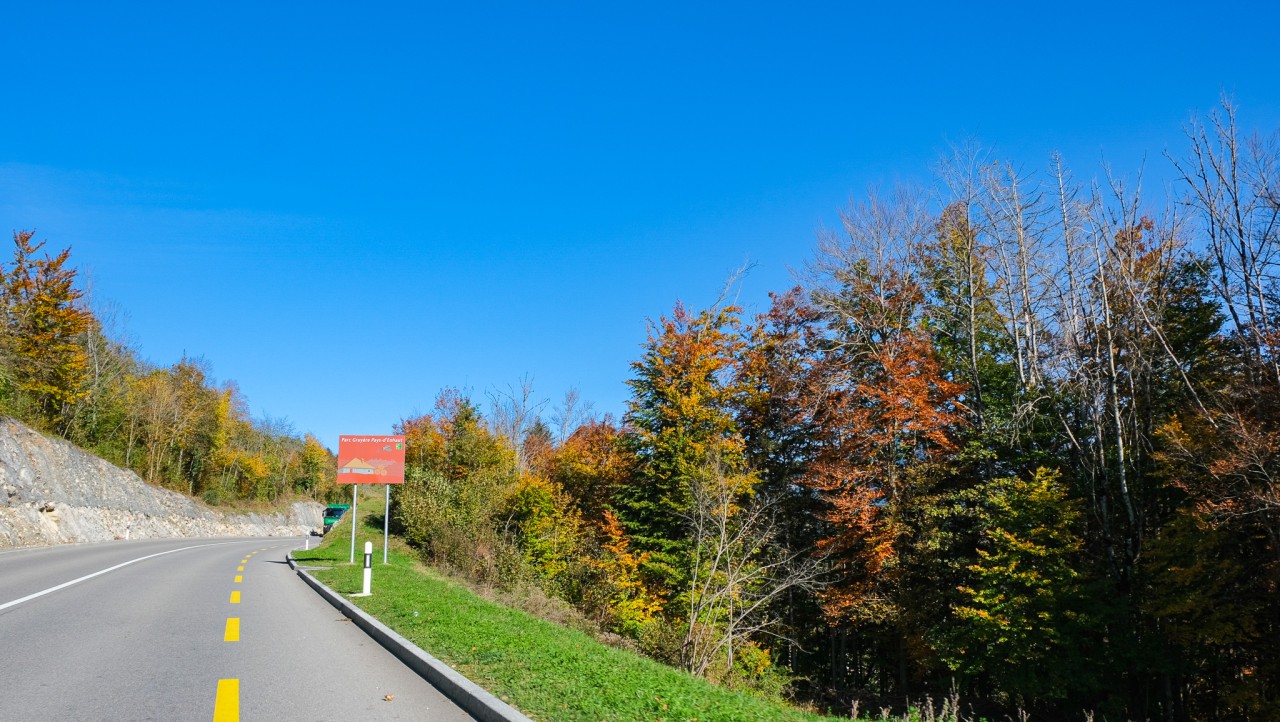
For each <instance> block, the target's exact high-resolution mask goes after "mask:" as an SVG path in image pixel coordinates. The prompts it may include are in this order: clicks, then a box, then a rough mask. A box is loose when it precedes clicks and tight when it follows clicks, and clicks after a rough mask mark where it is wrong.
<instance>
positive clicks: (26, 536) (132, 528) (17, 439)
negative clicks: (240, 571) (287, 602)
mask: <svg viewBox="0 0 1280 722" xmlns="http://www.w3.org/2000/svg"><path fill="white" fill-rule="evenodd" d="M323 510H324V506H323V505H321V504H317V503H314V502H302V503H297V504H294V505H293V506H292V508H291V509H290V511H289V513H288V514H283V513H278V514H224V513H222V512H218V511H214V510H211V509H209V508H207V507H204V506H202V505H200V504H197V503H196V502H194V501H192V500H191V499H189V498H187V497H185V496H183V495H181V494H178V493H175V492H172V491H169V490H167V489H160V488H157V487H154V486H151V485H149V484H147V483H146V482H144V481H143V480H142V479H141V478H139V477H138V475H137V474H135V473H133V472H132V471H126V470H124V469H120V468H119V467H116V466H113V465H111V464H109V463H107V462H106V461H104V460H103V459H99V458H98V457H96V456H92V455H90V454H87V453H85V452H83V451H81V450H79V449H77V448H76V447H74V446H72V445H71V444H69V443H67V442H65V441H62V440H58V439H50V438H48V437H45V436H43V435H42V434H40V433H38V432H36V431H34V430H32V429H30V428H28V427H26V426H24V425H22V424H20V423H18V422H16V421H13V420H12V419H5V418H0V547H6V546H8V547H14V546H38V545H45V544H60V543H64V542H95V541H107V540H111V539H124V538H126V536H128V538H131V539H147V538H157V537H206V536H290V535H297V534H306V533H308V532H310V531H311V530H312V529H317V528H319V527H320V526H321V525H322V518H321V517H322V513H323Z"/></svg>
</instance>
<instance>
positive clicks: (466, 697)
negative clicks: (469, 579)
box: [286, 554, 533, 722]
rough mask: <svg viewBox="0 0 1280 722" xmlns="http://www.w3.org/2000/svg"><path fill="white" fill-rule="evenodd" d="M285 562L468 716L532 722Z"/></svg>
mask: <svg viewBox="0 0 1280 722" xmlns="http://www.w3.org/2000/svg"><path fill="white" fill-rule="evenodd" d="M286 559H287V560H288V561H289V567H290V568H291V569H293V570H294V571H296V572H297V573H298V576H300V577H302V580H303V581H305V582H306V583H307V584H309V585H311V588H312V589H314V590H316V592H318V593H319V594H320V596H321V597H324V599H325V601H327V602H329V603H330V604H332V605H333V606H334V607H335V608H337V610H338V611H340V612H342V613H343V614H344V615H345V616H347V617H349V618H350V619H351V621H352V622H355V623H356V625H357V626H359V627H360V628H361V629H363V630H364V631H365V633H366V634H368V635H369V636H370V637H372V638H373V639H374V641H376V642H377V643H378V644H381V645H382V646H383V647H385V648H386V649H387V651H388V652H391V653H392V654H394V655H395V656H396V658H397V659H399V660H400V661H401V662H404V663H405V664H406V665H408V667H409V668H410V669H412V670H413V671H414V672H417V673H418V675H419V676H420V677H422V678H423V679H425V680H427V681H428V682H430V683H431V684H432V685H433V686H434V687H435V688H436V689H438V690H440V691H441V692H443V693H444V695H445V696H446V697H448V698H449V699H451V700H453V701H454V702H455V703H456V704H457V705H458V706H459V707H461V708H463V709H464V710H466V711H467V712H468V713H470V714H471V716H472V717H475V718H476V719H478V720H480V722H533V720H531V719H529V718H528V717H525V716H524V715H523V714H520V712H519V711H518V710H516V709H515V708H514V707H512V706H511V705H509V704H507V703H506V702H503V701H502V700H500V699H498V698H497V697H494V696H493V695H492V694H491V693H490V692H489V691H488V690H486V689H484V688H483V687H481V686H480V685H478V684H476V683H475V682H472V681H471V680H469V679H467V678H466V677H463V676H462V675H461V674H458V672H457V670H455V669H453V668H452V667H450V666H449V665H447V664H445V663H444V662H441V661H440V660H438V659H436V658H435V657H432V656H431V655H430V654H427V653H426V652H424V651H422V649H420V648H419V647H418V646H417V645H415V644H414V643H413V642H410V641H409V640H407V639H405V638H404V637H402V636H400V635H399V634H398V633H396V632H395V631H393V630H392V629H391V628H389V627H387V625H385V624H383V623H382V622H379V621H378V620H376V619H374V618H373V617H371V616H369V615H368V614H365V613H364V612H363V611H361V610H360V608H358V607H356V606H355V605H353V604H351V602H348V601H347V600H346V599H344V598H343V597H342V595H340V594H338V593H337V592H335V591H333V590H332V589H330V588H329V587H326V586H325V585H324V584H322V583H320V582H319V581H318V580H317V579H316V578H315V577H313V576H311V575H310V574H308V573H307V572H306V571H305V570H303V569H302V568H300V567H299V566H298V564H297V563H296V562H295V561H294V559H293V554H289V555H288V556H287V557H286Z"/></svg>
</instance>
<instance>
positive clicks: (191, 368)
mask: <svg viewBox="0 0 1280 722" xmlns="http://www.w3.org/2000/svg"><path fill="white" fill-rule="evenodd" d="M1278 153H1280V146H1278V144H1277V142H1276V136H1274V135H1272V136H1262V135H1258V134H1256V133H1246V132H1245V131H1243V130H1241V129H1239V128H1237V127H1236V115H1235V112H1234V110H1233V108H1231V107H1230V105H1229V104H1224V106H1223V108H1222V109H1221V110H1219V111H1218V112H1216V113H1212V114H1210V115H1208V116H1206V117H1204V118H1201V119H1197V120H1194V121H1192V122H1191V123H1190V124H1189V125H1188V126H1187V128H1186V137H1185V138H1184V139H1182V149H1181V150H1180V151H1177V152H1174V151H1171V152H1169V153H1168V154H1167V155H1166V157H1165V158H1164V159H1162V161H1161V162H1163V163H1166V164H1167V165H1168V167H1169V168H1170V169H1171V173H1172V175H1173V176H1174V177H1176V178H1177V182H1176V183H1175V184H1174V185H1173V186H1171V188H1170V192H1169V194H1168V195H1167V196H1166V197H1159V198H1148V197H1145V196H1144V195H1143V194H1142V188H1141V185H1140V183H1139V182H1138V181H1137V180H1136V179H1123V178H1118V177H1112V176H1110V175H1108V174H1107V173H1106V172H1105V171H1104V172H1103V174H1102V175H1101V177H1099V178H1089V179H1084V180H1081V179H1079V178H1077V177H1076V176H1075V175H1074V174H1073V173H1072V171H1071V170H1070V169H1069V168H1068V167H1067V166H1066V164H1065V162H1063V161H1062V160H1061V159H1060V158H1057V157H1051V158H1048V159H1046V161H1047V162H1046V163H1045V165H1044V167H1043V168H1036V169H1027V168H1023V167H1021V166H1018V165H1016V164H1013V163H1010V162H1008V161H1004V160H1002V159H1000V158H998V157H996V156H995V155H994V154H993V153H992V152H991V151H988V150H985V149H983V148H982V147H980V146H976V145H975V146H964V147H959V148H956V149H954V152H953V153H951V154H950V155H949V156H947V157H945V158H943V159H942V160H940V161H939V163H938V164H937V166H936V168H935V169H934V173H933V178H932V181H931V183H929V184H928V185H926V186H924V187H919V188H908V187H899V188H894V189H893V190H891V191H887V192H881V191H873V192H868V193H867V194H866V195H865V196H864V197H862V198H861V199H859V200H856V201H854V202H852V203H851V204H850V205H849V206H848V207H847V208H846V209H845V210H844V211H843V212H842V213H841V221H842V223H841V227H840V228H839V229H838V230H837V231H834V232H831V233H823V234H821V235H820V237H819V239H818V242H817V245H816V248H815V249H814V250H813V252H812V256H811V261H810V262H809V263H808V265H807V266H806V268H805V269H804V271H803V272H802V274H801V278H799V279H798V285H797V286H796V287H795V288H791V289H779V290H778V292H777V293H775V294H772V295H771V302H770V304H769V306H768V308H763V309H759V310H758V311H757V312H754V313H749V312H748V311H747V310H746V309H744V308H742V307H740V306H739V305H737V304H736V303H734V302H733V301H732V300H731V299H732V298H733V297H734V293H735V291H734V283H735V279H730V282H729V283H728V284H727V285H726V289H725V292H724V293H723V294H722V295H721V297H720V299H719V300H718V301H716V302H714V303H712V304H710V305H708V306H706V307H703V308H693V307H689V306H687V305H685V304H683V303H679V302H677V303H676V304H675V305H674V307H673V308H672V309H671V310H670V311H669V312H668V313H665V314H663V315H661V316H660V317H658V318H656V319H652V320H651V321H650V324H649V333H648V338H647V339H645V340H644V341H643V343H642V345H641V349H640V353H639V356H638V358H637V359H636V360H635V361H634V362H633V363H632V365H631V375H630V380H629V381H628V384H629V388H630V394H631V395H630V399H629V400H628V402H627V407H626V411H625V413H623V415H622V416H621V418H614V417H612V416H610V415H607V414H606V415H596V414H594V413H592V411H591V407H590V404H588V403H586V402H585V401H584V400H582V399H580V398H579V397H578V395H577V394H576V392H572V391H571V392H570V393H568V394H566V396H565V398H564V401H563V402H562V403H560V404H559V405H558V406H557V407H556V408H554V409H552V410H551V411H550V412H549V413H548V410H547V405H546V404H544V403H539V402H538V401H537V400H536V399H537V398H538V397H537V396H536V394H535V393H534V389H533V387H532V382H531V381H530V380H528V379H527V378H526V379H525V380H524V381H522V382H520V383H518V384H516V385H514V386H509V387H507V388H506V389H493V390H490V391H489V392H488V393H487V394H486V398H485V399H480V400H477V399H474V398H471V397H470V396H469V395H468V394H467V393H464V392H462V391H458V390H453V389H451V390H446V391H445V392H443V393H442V394H441V395H440V397H439V398H438V399H437V401H436V404H435V407H434V409H433V410H432V411H431V412H430V413H427V414H422V415H417V416H413V417H408V418H404V419H401V420H400V422H399V423H398V424H397V425H396V431H397V433H403V434H404V435H405V436H406V441H407V444H406V453H407V462H408V464H407V473H406V483H405V484H404V485H403V486H402V487H398V488H397V489H395V491H394V493H393V497H392V504H393V506H392V522H393V524H394V525H395V528H396V529H397V530H398V533H400V534H402V535H403V536H404V537H405V538H406V539H407V540H408V541H409V542H410V543H412V544H414V545H415V546H417V547H418V548H419V549H420V550H421V551H422V554H423V557H424V559H425V560H427V561H428V562H430V563H432V564H434V565H436V566H438V567H442V568H447V569H449V570H451V571H452V572H454V573H456V574H458V575H462V576H464V577H467V578H469V579H471V580H473V581H474V582H476V583H478V584H483V585H490V586H493V587H496V588H505V589H519V588H531V589H537V590H539V591H540V593H543V594H545V595H548V596H549V597H554V598H557V599H559V600H563V602H565V603H567V604H569V605H572V607H573V608H574V609H576V610H577V613H578V614H580V615H582V617H583V618H584V619H586V620H589V622H590V623H591V624H593V625H595V627H596V628H597V629H598V630H600V634H601V635H602V636H605V637H606V638H608V639H610V640H612V641H613V642H614V643H615V644H618V645H621V646H626V647H630V648H633V649H636V650H639V651H642V652H644V653H645V654H648V655H650V656H652V657H654V658H657V659H660V660H663V661H665V662H668V663H670V664H672V665H674V666H677V667H680V668H682V669H685V670H687V671H688V672H690V673H691V674H695V675H699V676H702V677H706V678H708V679H711V680H713V681H716V682H718V683H721V684H725V685H729V686H735V687H743V688H750V689H754V690H756V691H757V692H759V693H760V694H763V695H768V696H783V697H788V698H790V699H793V700H795V701H797V702H799V703H802V704H806V705H810V706H813V707H815V708H817V709H822V710H831V711H832V712H835V713H840V714H849V713H850V712H852V711H856V710H861V711H862V713H864V714H866V713H874V712H875V711H878V710H880V709H882V708H892V709H895V710H899V711H901V710H905V709H906V708H907V707H908V706H909V705H911V704H913V703H915V704H918V703H920V702H921V701H922V700H926V699H933V700H940V699H958V700H960V701H961V703H962V704H963V705H964V708H965V709H966V710H969V713H968V714H969V715H970V716H972V717H974V718H977V717H987V718H990V719H999V718H1002V717H1005V716H1010V717H1014V716H1016V715H1023V716H1024V717H1023V718H1026V717H1027V716H1029V717H1030V718H1032V719H1109V720H1122V719H1133V720H1157V719H1159V720H1269V719H1280V654H1278V653H1277V651H1278V645H1277V641H1276V640H1277V639H1280V589H1277V585H1278V583H1280V486H1278V478H1277V475H1280V267H1278V265H1277V264H1278V263H1280V165H1277V163H1278V162H1280V155H1278ZM31 239H32V236H31V235H30V234H28V233H25V232H24V233H17V234H15V248H16V250H15V256H14V261H13V262H12V263H11V264H9V265H8V266H6V268H5V275H4V278H3V289H0V292H2V293H3V311H4V314H5V315H4V328H3V336H2V337H0V353H2V354H3V355H2V356H0V374H2V375H0V410H3V411H4V412H5V413H8V414H12V415H16V416H18V417H20V418H24V419H28V420H31V421H32V422H33V423H36V424H37V425H38V426H40V427H41V428H43V429H46V430H48V431H50V432H54V433H58V434H61V435H63V436H66V437H67V438H69V439H72V440H73V441H76V442H77V443H79V444H81V445H82V446H85V447H86V448H89V449H92V450H95V451H96V452H98V453H99V454H101V455H103V456H105V457H106V458H108V459H111V460H113V461H116V462H117V463H120V464H122V465H126V466H129V467H130V468H133V469H135V470H137V471H138V472H139V474H141V475H142V476H144V477H145V478H147V479H148V480H149V481H152V482H153V483H157V484H161V485H164V486H168V487H170V488H175V489H179V490H181V491H184V492H186V493H189V494H193V495H197V496H203V497H204V498H205V499H206V501H210V502H213V503H219V502H223V501H230V500H236V499H256V500H272V499H276V498H280V497H281V496H284V495H289V494H305V495H310V496H312V497H313V498H321V497H323V496H324V495H325V494H328V493H330V492H331V490H332V484H333V477H332V467H333V459H332V456H331V454H330V453H329V451H328V450H327V449H325V448H324V446H323V445H322V444H320V443H319V442H318V441H317V440H316V439H314V438H312V437H310V436H307V437H304V438H298V437H297V436H296V435H295V434H294V433H293V431H292V429H290V428H282V425H280V424H273V423H272V422H271V421H270V420H263V421H254V420H252V419H251V418H250V417H249V415H248V411H247V409H246V408H245V406H244V404H243V401H242V400H241V399H240V398H239V396H238V394H237V391H236V389H235V387H234V385H233V384H223V385H221V386H215V385H214V384H213V382H212V381H211V380H210V378H209V373H208V370H207V368H206V367H205V364H204V363H203V362H201V361H200V360H198V359H183V360H182V361H180V362H179V363H177V364H175V365H173V366H172V367H168V368H155V367H151V366H149V365H148V364H146V363H144V362H142V361H140V360H139V359H138V357H137V354H136V353H135V352H133V351H131V350H130V349H128V348H126V347H125V346H124V345H122V344H120V343H119V342H116V341H112V340H111V339H110V338H108V335H107V334H105V333H104V332H103V329H102V326H101V324H100V323H99V321H98V320H97V319H96V318H95V317H94V316H93V314H92V313H91V312H89V311H88V309H87V308H86V306H85V305H84V303H83V300H82V299H81V298H80V296H79V294H80V291H78V290H77V289H76V287H75V284H74V276H75V274H74V271H72V270H71V269H69V268H68V267H67V265H66V264H67V260H68V254H67V252H65V251H64V252H63V253H61V254H59V255H51V254H47V253H46V254H44V255H40V253H41V251H42V247H41V245H40V244H33V243H32V240H31ZM486 402H487V403H486ZM284 426H287V425H284Z"/></svg>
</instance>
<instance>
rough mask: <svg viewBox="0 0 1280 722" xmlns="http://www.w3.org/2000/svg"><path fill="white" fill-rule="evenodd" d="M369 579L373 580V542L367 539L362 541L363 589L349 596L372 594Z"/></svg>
mask: <svg viewBox="0 0 1280 722" xmlns="http://www.w3.org/2000/svg"><path fill="white" fill-rule="evenodd" d="M371 581H373V542H369V541H367V542H365V543H364V591H363V592H361V593H360V594H353V595H351V596H353V597H367V596H369V595H370V594H372V592H370V591H369V586H370V582H371Z"/></svg>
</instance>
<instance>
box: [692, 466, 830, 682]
mask: <svg viewBox="0 0 1280 722" xmlns="http://www.w3.org/2000/svg"><path fill="white" fill-rule="evenodd" d="M749 487H750V477H742V476H740V475H738V476H734V475H730V474H729V473H728V472H727V471H726V470H725V469H724V468H723V466H722V465H721V464H720V462H719V460H717V459H711V460H709V461H708V463H707V464H706V465H705V467H704V469H703V473H702V474H699V475H697V478H695V479H694V480H693V483H692V485H691V492H692V501H693V503H692V505H691V507H690V509H689V510H688V512H686V514H685V521H686V522H687V523H688V524H689V527H690V529H691V531H692V541H693V545H692V554H693V559H692V565H691V576H690V579H689V583H688V589H687V598H686V604H687V608H686V614H687V619H688V626H687V628H686V632H685V639H684V643H683V645H682V647H681V661H682V663H683V665H684V667H685V669H686V670H687V671H689V672H690V673H692V674H696V675H699V676H706V675H707V673H708V671H709V670H710V669H711V668H712V666H713V665H715V664H716V662H717V661H723V663H724V670H725V671H726V672H728V671H729V670H732V669H733V664H734V659H735V654H736V652H737V650H738V649H740V648H741V645H743V644H745V643H746V642H747V641H748V640H750V639H752V638H753V637H757V636H759V635H774V636H778V632H777V628H778V626H779V625H780V622H781V621H782V620H781V619H780V618H778V617H774V616H772V615H771V614H770V609H771V605H772V604H773V602H774V601H776V600H777V599H778V598H779V597H781V596H783V595H785V594H786V593H787V592H789V591H792V590H801V589H802V590H805V591H809V592H813V591H816V590H817V589H818V588H819V587H820V582H819V577H820V574H821V572H822V569H823V566H822V561H821V560H820V559H819V558H817V557H815V556H814V555H813V554H812V553H811V551H810V550H796V549H788V548H785V547H784V546H782V545H781V543H780V542H779V537H780V535H781V521H780V520H779V519H778V518H777V516H776V512H777V508H776V502H775V501H770V500H764V499H760V498H758V497H754V496H752V495H750V494H749V493H744V488H745V489H749Z"/></svg>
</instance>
